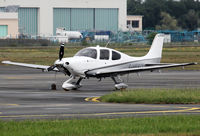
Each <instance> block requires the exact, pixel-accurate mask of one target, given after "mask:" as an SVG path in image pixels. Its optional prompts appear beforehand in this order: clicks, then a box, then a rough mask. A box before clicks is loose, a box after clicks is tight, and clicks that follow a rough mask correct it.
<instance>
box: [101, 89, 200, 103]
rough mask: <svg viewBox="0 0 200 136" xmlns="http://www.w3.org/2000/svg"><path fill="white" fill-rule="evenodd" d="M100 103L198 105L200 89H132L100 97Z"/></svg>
mask: <svg viewBox="0 0 200 136" xmlns="http://www.w3.org/2000/svg"><path fill="white" fill-rule="evenodd" d="M100 100H101V101H102V102H112V103H145V104H200V89H132V90H127V91H118V92H114V93H111V94H107V95H104V96H102V97H100Z"/></svg>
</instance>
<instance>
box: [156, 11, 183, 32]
mask: <svg viewBox="0 0 200 136" xmlns="http://www.w3.org/2000/svg"><path fill="white" fill-rule="evenodd" d="M161 18H162V19H161V21H160V25H156V29H157V30H178V29H180V27H178V26H177V20H176V19H175V18H174V17H172V16H170V14H168V13H166V12H161Z"/></svg>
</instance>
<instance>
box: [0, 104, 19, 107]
mask: <svg viewBox="0 0 200 136" xmlns="http://www.w3.org/2000/svg"><path fill="white" fill-rule="evenodd" d="M0 106H19V104H4V103H0Z"/></svg>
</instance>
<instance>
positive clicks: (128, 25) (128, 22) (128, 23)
mask: <svg viewBox="0 0 200 136" xmlns="http://www.w3.org/2000/svg"><path fill="white" fill-rule="evenodd" d="M130 25H131V21H130V20H128V21H127V28H129V27H130Z"/></svg>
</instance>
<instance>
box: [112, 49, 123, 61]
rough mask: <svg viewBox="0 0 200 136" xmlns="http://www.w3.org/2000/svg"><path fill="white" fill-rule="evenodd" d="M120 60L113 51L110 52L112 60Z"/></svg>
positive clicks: (117, 54)
mask: <svg viewBox="0 0 200 136" xmlns="http://www.w3.org/2000/svg"><path fill="white" fill-rule="evenodd" d="M119 59H121V55H120V54H119V53H117V52H115V51H112V60H119Z"/></svg>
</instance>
